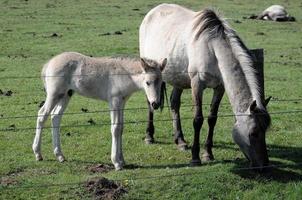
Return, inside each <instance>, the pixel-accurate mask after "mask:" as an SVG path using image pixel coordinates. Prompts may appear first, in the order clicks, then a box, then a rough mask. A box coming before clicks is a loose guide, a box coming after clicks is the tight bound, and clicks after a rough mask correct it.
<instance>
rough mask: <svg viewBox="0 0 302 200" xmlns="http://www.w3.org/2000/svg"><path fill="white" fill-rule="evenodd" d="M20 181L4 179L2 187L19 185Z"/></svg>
mask: <svg viewBox="0 0 302 200" xmlns="http://www.w3.org/2000/svg"><path fill="white" fill-rule="evenodd" d="M17 184H18V181H17V180H16V179H14V178H11V177H2V178H1V179H0V185H1V186H9V185H17Z"/></svg>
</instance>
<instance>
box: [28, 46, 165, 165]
mask: <svg viewBox="0 0 302 200" xmlns="http://www.w3.org/2000/svg"><path fill="white" fill-rule="evenodd" d="M166 61H167V59H164V60H163V61H162V62H161V64H159V63H157V62H154V61H151V60H147V59H141V60H140V61H139V60H135V59H129V58H123V59H122V58H91V57H88V56H84V55H82V54H79V53H74V52H65V53H62V54H59V55H57V56H55V57H54V58H52V59H51V60H50V61H48V63H47V64H45V65H44V68H43V70H42V78H43V82H44V87H45V90H46V93H47V97H46V101H45V104H44V105H43V106H42V108H41V109H40V110H39V112H38V118H37V127H36V136H35V138H34V142H33V146H32V148H33V151H34V154H35V156H36V160H43V158H42V154H41V134H42V129H43V126H44V123H45V121H46V120H47V117H48V116H49V115H51V121H52V137H53V148H54V154H55V156H56V157H57V159H58V161H60V162H63V161H64V160H65V158H64V156H63V153H62V150H61V144H60V134H59V128H60V121H61V118H62V115H63V112H64V110H65V108H66V107H67V104H68V102H69V99H70V97H71V96H72V94H73V92H77V93H79V94H80V95H83V96H86V97H90V98H95V99H100V100H104V101H107V102H109V108H110V116H111V133H112V150H111V160H112V162H113V164H114V167H115V169H116V170H119V169H122V167H123V165H124V163H125V162H124V157H123V152H122V132H123V121H124V119H123V109H124V106H125V103H126V101H127V99H128V98H129V97H130V96H131V94H132V93H133V92H135V91H138V90H142V89H143V90H144V91H145V93H146V96H147V98H148V100H149V101H150V102H151V105H152V107H153V108H154V109H157V108H158V107H159V102H160V88H161V84H162V75H161V71H162V70H163V69H164V68H165V65H166Z"/></svg>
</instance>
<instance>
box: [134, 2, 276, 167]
mask: <svg viewBox="0 0 302 200" xmlns="http://www.w3.org/2000/svg"><path fill="white" fill-rule="evenodd" d="M139 34H140V38H139V39H140V55H141V56H143V57H147V58H150V59H152V60H160V58H162V57H165V58H168V64H167V66H166V68H165V71H164V72H163V80H164V81H166V82H168V83H169V84H171V85H172V86H173V92H172V96H171V97H172V98H171V107H172V111H173V112H172V113H173V127H174V129H175V132H176V133H175V142H176V143H178V144H179V143H181V144H185V141H184V139H183V134H182V130H181V125H180V115H179V107H180V96H181V93H182V90H183V89H186V88H192V98H193V103H194V105H195V116H194V120H193V126H194V132H195V133H194V142H193V146H192V161H191V164H193V165H199V164H200V163H201V160H200V156H199V151H200V143H199V135H200V129H201V126H202V124H203V120H204V117H203V114H202V95H203V90H204V89H205V88H213V89H214V95H213V99H212V105H211V111H210V115H209V117H208V123H209V133H208V138H207V142H206V152H205V153H204V154H203V158H204V159H205V160H210V159H213V154H212V150H211V148H212V145H213V144H212V143H213V142H212V137H213V131H214V126H215V124H216V120H217V112H218V107H219V104H220V101H221V98H222V96H223V94H224V91H225V90H226V93H227V95H228V97H229V100H230V103H231V106H232V108H233V112H234V114H235V119H236V123H235V125H234V129H233V139H234V140H235V142H236V143H237V144H238V145H239V147H240V149H241V150H242V151H243V153H244V155H245V156H246V157H247V158H248V160H250V162H251V164H252V166H257V167H260V168H261V167H263V166H265V165H267V164H268V155H267V149H266V142H265V132H266V130H267V128H268V126H269V124H270V116H269V114H268V113H267V111H266V104H267V103H268V101H266V102H262V99H261V94H260V86H259V81H258V80H257V74H256V72H255V70H254V68H253V61H252V58H251V55H250V52H249V50H248V49H247V48H246V46H245V45H244V44H243V42H242V40H241V39H240V38H239V37H238V35H237V34H236V33H235V31H234V30H233V29H231V28H230V27H229V25H228V23H227V22H226V21H224V20H223V19H222V18H220V17H219V16H218V15H217V14H216V13H215V12H214V11H213V10H210V9H205V10H202V11H200V12H194V11H192V10H189V9H186V8H183V7H181V6H178V5H175V4H161V5H159V6H157V7H155V8H153V9H152V10H151V11H150V12H149V13H148V14H147V15H146V16H145V18H144V20H143V22H142V24H141V26H140V33H139ZM152 117H153V115H152ZM152 126H153V125H152ZM152 128H153V130H154V127H152ZM152 128H151V129H152ZM147 139H148V138H147ZM151 139H153V138H151Z"/></svg>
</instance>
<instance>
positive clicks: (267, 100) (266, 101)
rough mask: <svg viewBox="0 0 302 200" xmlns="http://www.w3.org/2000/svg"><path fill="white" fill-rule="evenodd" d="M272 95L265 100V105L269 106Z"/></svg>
mask: <svg viewBox="0 0 302 200" xmlns="http://www.w3.org/2000/svg"><path fill="white" fill-rule="evenodd" d="M271 98H272V96H269V97H268V98H267V99H265V100H264V107H266V106H267V104H268V102H269V101H270V100H271Z"/></svg>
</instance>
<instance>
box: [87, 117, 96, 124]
mask: <svg viewBox="0 0 302 200" xmlns="http://www.w3.org/2000/svg"><path fill="white" fill-rule="evenodd" d="M87 122H88V123H89V124H90V125H96V123H95V121H94V120H93V119H92V118H90V119H89V120H88V121H87Z"/></svg>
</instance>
